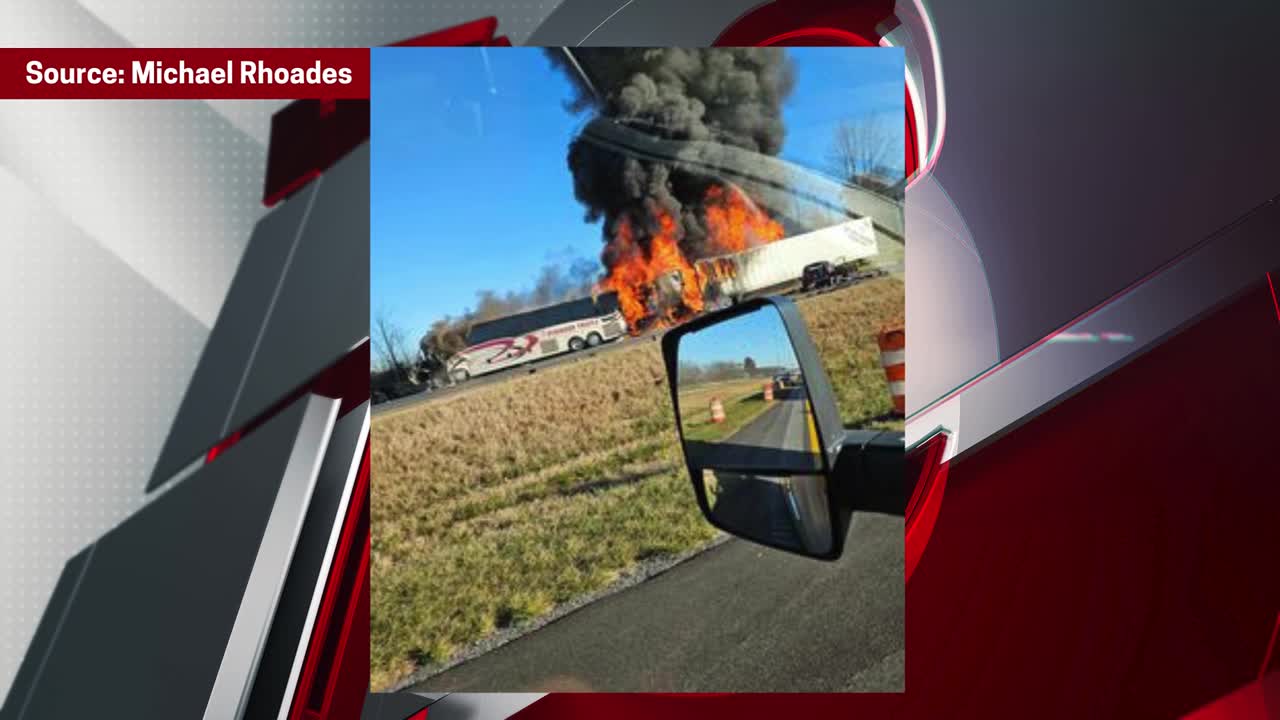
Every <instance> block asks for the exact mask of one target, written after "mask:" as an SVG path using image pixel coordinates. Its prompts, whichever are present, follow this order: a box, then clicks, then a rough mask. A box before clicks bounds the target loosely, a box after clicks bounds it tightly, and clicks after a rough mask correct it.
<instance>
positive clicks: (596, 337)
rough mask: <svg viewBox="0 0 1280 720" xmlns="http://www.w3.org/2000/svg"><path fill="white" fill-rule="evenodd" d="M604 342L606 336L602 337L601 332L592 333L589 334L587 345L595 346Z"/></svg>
mask: <svg viewBox="0 0 1280 720" xmlns="http://www.w3.org/2000/svg"><path fill="white" fill-rule="evenodd" d="M602 342H604V338H602V337H600V333H594V332H593V333H591V334H590V335H588V336H587V345H589V346H591V347H595V346H597V345H599V344H600V343H602Z"/></svg>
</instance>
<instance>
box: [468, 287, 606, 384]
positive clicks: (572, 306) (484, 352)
mask: <svg viewBox="0 0 1280 720" xmlns="http://www.w3.org/2000/svg"><path fill="white" fill-rule="evenodd" d="M626 333H627V325H626V321H625V320H624V319H623V317H622V313H621V312H620V311H619V310H618V295H617V293H613V292H609V293H602V294H600V295H597V296H595V297H594V298H591V297H585V298H579V299H577V300H570V301H568V302H562V303H557V304H555V305H548V306H547V307H543V308H538V309H536V310H529V311H527V312H522V313H517V314H515V315H508V316H506V317H501V318H496V319H494V320H487V321H485V322H478V323H476V324H475V325H472V326H471V331H470V332H469V333H467V347H466V349H464V350H462V351H460V352H459V353H457V354H456V355H454V356H453V357H452V358H450V359H449V364H448V367H449V377H451V378H453V381H454V382H463V381H465V380H467V379H468V378H472V377H476V376H478V375H484V374H486V373H491V372H495V371H498V370H503V369H506V368H510V367H514V366H516V365H523V364H524V363H528V362H533V361H534V360H541V359H542V358H545V357H550V356H552V355H559V354H560V353H565V352H576V351H578V350H584V349H586V348H589V347H595V346H597V345H600V344H603V343H606V342H609V341H611V340H616V339H618V338H620V337H622V336H623V335H625V334H626Z"/></svg>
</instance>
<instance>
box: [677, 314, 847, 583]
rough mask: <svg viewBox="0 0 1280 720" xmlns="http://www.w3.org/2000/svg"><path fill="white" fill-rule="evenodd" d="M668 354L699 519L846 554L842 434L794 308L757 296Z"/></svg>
mask: <svg viewBox="0 0 1280 720" xmlns="http://www.w3.org/2000/svg"><path fill="white" fill-rule="evenodd" d="M662 350H663V356H664V359H665V361H666V366H667V377H668V379H669V380H670V383H669V384H670V387H671V400H672V403H673V405H674V407H675V411H676V422H677V425H678V426H679V431H680V440H681V444H682V447H683V450H684V456H685V462H686V463H687V465H688V467H689V474H690V476H691V477H692V479H693V487H694V492H695V494H696V495H697V498H698V505H699V507H701V509H702V513H703V515H705V516H706V517H707V519H708V520H709V521H710V522H711V524H713V525H715V526H716V527H718V528H720V529H722V530H725V531H726V532H729V533H732V534H734V535H739V536H741V537H744V538H746V539H748V540H752V541H754V542H758V543H761V544H763V545H768V546H770V547H774V548H778V549H781V550H787V551H789V552H794V553H799V554H801V555H807V556H809V557H816V558H823V559H835V558H837V557H839V556H840V554H841V552H842V550H843V545H844V537H845V533H846V531H847V529H848V524H849V515H850V512H849V510H848V505H847V503H844V502H840V501H839V497H838V495H837V490H838V488H836V487H834V483H833V482H832V478H833V473H832V471H833V469H834V468H835V465H836V460H837V458H838V457H839V455H840V450H841V446H842V443H843V442H844V437H845V432H844V427H843V425H842V424H841V421H840V414H839V410H838V409H837V407H836V403H835V396H834V394H833V392H832V389H831V383H830V381H829V380H828V378H827V374H826V371H825V370H823V367H822V363H821V362H820V361H819V358H818V351H817V349H816V348H815V347H814V345H813V341H812V340H811V339H810V338H809V333H808V331H807V330H806V329H805V326H804V320H803V319H802V318H801V317H800V313H799V311H798V310H796V307H795V305H794V304H793V303H792V302H791V301H790V300H788V299H786V298H773V297H770V298H759V299H755V300H750V301H747V302H744V303H741V304H739V305H736V306H734V307H732V308H729V309H727V310H723V311H719V312H715V313H711V314H708V315H704V316H702V317H700V318H697V319H695V320H692V321H690V322H688V323H686V324H684V325H682V326H680V327H678V328H676V329H674V330H671V331H670V332H668V333H667V334H666V335H665V336H664V337H663V339H662Z"/></svg>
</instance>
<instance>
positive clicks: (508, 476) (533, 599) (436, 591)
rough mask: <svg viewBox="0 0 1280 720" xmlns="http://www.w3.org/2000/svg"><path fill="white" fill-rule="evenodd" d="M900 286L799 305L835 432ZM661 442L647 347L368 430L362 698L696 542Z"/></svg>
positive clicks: (708, 535) (657, 393)
mask: <svg viewBox="0 0 1280 720" xmlns="http://www.w3.org/2000/svg"><path fill="white" fill-rule="evenodd" d="M902 289H903V288H902V283H901V281H900V280H895V279H885V280H877V281H874V282H869V283H864V284H862V285H859V286H856V287H854V288H850V289H846V290H841V291H836V292H832V293H829V294H826V295H822V296H818V297H814V298H809V299H806V300H803V301H801V302H800V307H801V311H802V313H803V314H804V316H805V319H806V322H808V323H809V326H810V329H811V330H812V332H813V335H814V337H815V340H816V341H817V344H818V346H819V350H820V352H821V354H822V356H823V359H824V362H825V363H826V364H827V368H828V372H829V374H830V375H831V378H832V382H833V384H835V386H836V388H837V392H838V394H839V396H840V397H839V404H840V406H841V409H842V411H843V412H842V414H844V415H845V417H846V419H850V420H858V419H865V418H867V417H874V416H875V415H877V414H881V413H883V412H885V411H887V410H888V409H889V407H890V405H889V403H890V400H889V398H888V394H887V392H886V390H885V384H884V376H883V374H882V373H881V371H880V368H879V364H878V354H877V352H876V345H875V338H874V330H875V329H877V328H878V327H879V324H880V322H881V319H882V318H885V317H889V316H891V315H892V314H893V313H894V312H900V311H901V308H902ZM676 437H677V436H676V430H675V425H674V418H673V416H672V412H671V406H670V396H669V394H668V391H667V386H666V376H665V371H664V368H663V364H662V358H661V352H660V349H659V348H658V345H657V343H652V342H645V343H641V344H637V345H635V346H634V347H628V348H620V349H618V350H615V351H613V352H608V353H604V354H602V355H600V356H598V357H595V358H590V359H584V360H581V361H578V362H572V363H564V364H561V365H557V366H554V367H550V368H546V369H543V370H540V371H539V372H537V373H536V374H533V375H517V376H513V377H512V378H510V379H508V380H503V381H501V382H497V383H494V384H492V385H486V386H482V387H478V388H475V389H474V390H471V391H468V392H465V393H463V394H460V395H457V396H454V397H451V398H447V399H444V400H439V401H435V402H431V403H427V404H425V405H421V406H418V407H415V408H412V409H409V410H406V411H403V412H398V413H395V414H391V415H387V416H382V417H376V418H374V420H373V428H372V470H373V476H372V483H373V487H372V520H373V527H372V534H373V537H372V543H373V563H372V568H371V571H370V574H371V590H370V600H371V609H372V617H371V622H372V637H371V647H370V650H371V652H372V666H371V682H372V685H373V687H374V688H375V689H381V688H386V687H388V686H391V685H393V684H395V683H397V682H398V681H400V680H402V679H403V678H405V677H407V676H408V675H409V674H410V673H412V672H413V671H414V670H415V669H416V668H418V667H420V666H422V665H424V664H427V665H431V664H436V663H441V662H444V661H446V660H448V659H449V658H450V657H451V656H452V655H453V654H454V653H455V652H456V651H457V650H459V649H460V648H462V647H464V646H466V645H467V644H468V643H471V642H474V641H476V640H478V639H481V638H483V637H485V636H486V635H489V634H491V633H493V632H494V631H495V630H496V629H498V628H500V627H504V626H509V625H518V624H520V623H522V622H525V621H527V620H529V619H532V618H536V617H538V616H541V615H545V614H546V613H548V612H550V611H551V610H552V609H553V608H554V607H555V606H556V605H558V604H560V603H564V602H566V601H568V600H571V599H573V598H575V597H579V596H581V595H584V594H586V593H590V592H593V591H595V590H599V589H601V588H603V587H605V586H607V585H608V584H609V583H611V582H613V581H614V580H615V579H617V578H618V577H619V575H620V574H622V573H624V572H626V571H627V570H628V569H630V568H632V567H633V566H635V565H636V563H637V562H639V561H641V560H644V559H646V558H650V557H653V556H655V555H663V554H675V553H679V552H682V551H685V550H688V549H690V548H694V547H698V546H700V545H703V544H705V543H707V542H709V541H710V540H711V539H712V538H713V537H714V535H715V531H714V529H713V528H712V527H711V526H710V525H709V524H708V523H707V522H706V521H705V520H703V519H702V517H701V515H700V514H699V512H698V509H697V506H696V503H695V502H694V499H693V491H692V489H691V488H690V486H689V481H688V478H687V473H686V472H685V470H684V465H683V460H682V458H681V457H680V451H679V448H678V447H677V442H676Z"/></svg>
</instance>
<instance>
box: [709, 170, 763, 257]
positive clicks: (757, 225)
mask: <svg viewBox="0 0 1280 720" xmlns="http://www.w3.org/2000/svg"><path fill="white" fill-rule="evenodd" d="M703 209H704V211H705V213H706V218H707V230H708V235H709V238H710V241H711V246H712V247H713V248H714V249H715V251H716V254H723V253H736V252H742V251H743V250H746V249H748V248H753V247H755V246H757V245H763V244H765V243H771V242H773V241H774V240H778V239H779V238H781V237H782V234H783V229H782V224H781V223H779V222H777V221H776V220H774V219H773V218H771V217H769V216H768V215H766V214H765V213H764V211H763V210H761V209H760V208H759V207H757V206H756V204H755V203H753V202H751V199H750V198H748V197H747V196H746V195H744V194H743V193H742V191H741V190H738V189H737V188H725V187H723V186H720V185H712V186H711V187H710V188H708V189H707V195H706V197H705V198H704V201H703Z"/></svg>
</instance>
